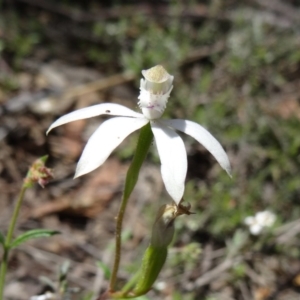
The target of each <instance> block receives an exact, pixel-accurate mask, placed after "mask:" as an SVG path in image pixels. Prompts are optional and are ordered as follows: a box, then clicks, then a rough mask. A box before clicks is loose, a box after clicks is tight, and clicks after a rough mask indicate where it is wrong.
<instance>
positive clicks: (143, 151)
mask: <svg viewBox="0 0 300 300" xmlns="http://www.w3.org/2000/svg"><path fill="white" fill-rule="evenodd" d="M152 139H153V133H152V131H151V126H150V123H148V124H147V125H145V126H144V127H143V128H142V129H141V131H140V136H139V139H138V143H137V147H136V152H135V154H134V156H133V160H132V163H131V165H130V167H129V169H128V171H127V175H126V180H125V187H124V193H123V197H122V202H121V205H120V208H119V212H118V216H117V221H116V222H117V223H116V236H115V243H116V249H115V260H114V266H113V271H112V275H111V279H110V284H109V289H110V292H111V293H112V292H114V288H115V285H116V281H117V273H118V269H119V264H120V260H121V232H122V223H123V217H124V213H125V210H126V206H127V202H128V199H129V197H130V195H131V193H132V191H133V189H134V187H135V185H136V183H137V180H138V177H139V172H140V168H141V166H142V164H143V161H144V160H145V158H146V156H147V153H148V150H149V147H150V145H151V142H152Z"/></svg>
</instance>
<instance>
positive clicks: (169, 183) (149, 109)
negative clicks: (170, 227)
mask: <svg viewBox="0 0 300 300" xmlns="http://www.w3.org/2000/svg"><path fill="white" fill-rule="evenodd" d="M142 74H143V76H144V77H145V79H141V86H140V95H139V97H138V99H139V100H140V101H139V102H138V104H139V107H140V108H141V110H142V113H143V114H140V113H137V112H135V111H133V110H131V109H129V108H127V107H125V106H122V105H119V104H114V103H102V104H97V105H94V106H90V107H86V108H83V109H79V110H77V111H74V112H72V113H69V114H67V115H65V116H62V117H61V118H59V119H58V120H57V121H55V122H54V123H53V124H52V125H51V126H50V128H49V129H48V131H47V133H48V132H49V131H50V130H51V129H53V128H55V127H57V126H60V125H63V124H66V123H69V122H72V121H76V120H81V119H86V118H91V117H95V116H99V115H103V114H106V115H112V116H120V117H116V118H112V119H109V120H107V121H105V122H103V123H102V124H101V125H100V126H99V127H98V129H97V130H96V131H95V132H94V133H93V134H92V136H91V137H90V139H89V141H88V143H87V145H86V146H85V148H84V150H83V153H82V155H81V157H80V160H79V162H78V165H77V169H76V174H75V177H78V176H81V175H84V174H86V173H89V172H91V171H93V170H94V169H96V168H97V167H99V166H101V165H102V164H103V163H104V162H105V160H106V159H107V158H108V156H109V155H110V154H111V152H112V151H113V150H114V149H115V148H116V147H117V146H118V145H119V144H120V143H121V142H122V141H123V140H124V139H125V138H126V137H127V136H128V135H129V134H131V133H132V132H134V131H136V130H138V129H140V128H141V127H143V126H145V125H146V124H147V123H149V122H150V125H151V128H152V132H153V135H154V138H155V141H156V146H157V149H158V154H159V157H160V161H161V173H162V178H163V181H164V184H165V187H166V190H167V191H168V193H169V194H170V196H171V197H172V198H173V199H174V201H175V202H176V203H177V204H178V203H179V202H180V200H181V198H182V196H183V193H184V181H185V178H186V172H187V154H186V150H185V147H184V144H183V141H182V139H181V137H180V136H179V135H178V134H177V133H176V132H175V130H178V131H181V132H184V133H186V134H188V135H190V136H191V137H193V138H194V139H196V140H197V141H198V142H199V143H201V144H202V145H203V146H204V147H205V148H206V149H207V150H208V151H209V152H210V153H211V154H212V155H213V156H214V157H215V159H216V160H217V161H218V162H219V164H220V165H221V167H222V168H223V169H225V170H226V172H227V173H228V174H229V175H230V163H229V160H228V157H227V154H226V152H225V151H224V149H223V148H222V146H221V145H220V143H219V142H218V141H217V140H216V139H215V138H214V137H213V136H212V135H211V134H210V133H209V132H208V131H207V130H206V129H205V128H203V127H202V126H200V125H199V124H197V123H195V122H192V121H188V120H181V119H173V120H161V119H159V118H160V117H161V116H162V114H163V112H164V110H165V108H166V104H167V101H168V98H169V95H170V92H171V90H172V88H173V85H172V83H173V79H174V77H173V76H171V75H169V74H168V73H167V72H166V71H165V69H164V68H163V67H162V66H155V67H153V68H151V69H149V70H144V71H142Z"/></svg>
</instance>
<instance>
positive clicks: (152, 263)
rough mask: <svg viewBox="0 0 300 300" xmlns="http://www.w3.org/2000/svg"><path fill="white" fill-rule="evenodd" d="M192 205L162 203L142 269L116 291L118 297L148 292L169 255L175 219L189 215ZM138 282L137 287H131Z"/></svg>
mask: <svg viewBox="0 0 300 300" xmlns="http://www.w3.org/2000/svg"><path fill="white" fill-rule="evenodd" d="M189 209H190V206H189V205H188V206H186V207H185V206H183V205H182V204H181V203H180V204H179V205H178V206H177V205H176V204H175V203H174V204H171V205H169V204H165V205H162V206H161V207H160V208H159V210H158V212H157V215H156V220H155V222H154V225H153V228H152V236H151V243H150V245H149V247H148V248H147V249H146V252H145V254H144V257H143V261H142V266H141V269H140V270H139V271H138V273H137V274H136V275H135V276H134V277H133V278H132V280H131V281H130V282H129V283H128V284H127V286H125V287H124V288H123V290H122V292H121V293H115V294H114V298H116V299H120V298H122V299H128V298H135V297H137V296H141V295H144V294H146V293H147V292H148V291H149V290H150V289H151V287H152V285H153V284H154V282H155V280H156V278H157V277H158V275H159V273H160V271H161V269H162V267H163V265H164V263H165V261H166V259H167V255H168V246H169V245H170V243H171V242H172V239H173V235H174V220H175V219H176V218H177V217H178V216H180V215H183V214H186V215H189V214H191V212H190V211H189ZM134 282H136V284H135V287H134V288H133V289H131V287H132V286H133V285H134Z"/></svg>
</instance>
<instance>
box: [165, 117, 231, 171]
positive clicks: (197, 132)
mask: <svg viewBox="0 0 300 300" xmlns="http://www.w3.org/2000/svg"><path fill="white" fill-rule="evenodd" d="M160 122H161V123H162V124H164V125H165V126H170V127H172V128H174V129H177V130H179V131H182V132H184V133H185V134H188V135H190V136H191V137H193V138H194V139H195V140H197V141H198V142H199V143H200V144H202V145H203V146H204V147H205V148H206V149H207V150H208V151H209V152H210V153H211V154H212V155H213V156H214V157H215V159H216V160H217V161H218V163H219V164H220V165H221V167H222V168H223V169H224V170H225V171H226V172H227V174H228V175H229V176H230V177H231V167H230V162H229V159H228V156H227V154H226V152H225V150H224V149H223V147H222V146H221V144H220V143H219V142H218V141H217V140H216V139H215V138H214V137H213V136H212V135H211V134H210V133H209V132H208V131H207V130H206V129H205V128H204V127H202V126H201V125H199V124H197V123H195V122H192V121H188V120H181V119H173V120H160Z"/></svg>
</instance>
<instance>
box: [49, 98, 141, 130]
mask: <svg viewBox="0 0 300 300" xmlns="http://www.w3.org/2000/svg"><path fill="white" fill-rule="evenodd" d="M99 115H112V116H123V117H133V118H143V115H142V114H140V113H137V112H135V111H133V110H131V109H129V108H127V107H125V106H123V105H120V104H116V103H101V104H96V105H93V106H89V107H85V108H82V109H78V110H75V111H73V112H71V113H69V114H66V115H64V116H62V117H60V118H59V119H58V120H56V121H55V122H54V123H53V124H52V125H51V126H50V127H49V129H48V131H47V134H48V133H49V131H50V130H52V129H53V128H55V127H57V126H60V125H63V124H66V123H69V122H73V121H77V120H82V119H87V118H92V117H96V116H99Z"/></svg>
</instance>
